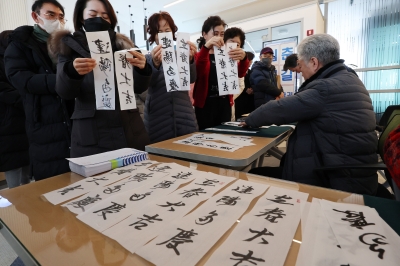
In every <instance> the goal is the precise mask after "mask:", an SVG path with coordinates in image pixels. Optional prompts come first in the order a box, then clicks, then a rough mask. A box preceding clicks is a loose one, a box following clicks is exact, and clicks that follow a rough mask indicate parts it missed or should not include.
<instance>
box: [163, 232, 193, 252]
mask: <svg viewBox="0 0 400 266" xmlns="http://www.w3.org/2000/svg"><path fill="white" fill-rule="evenodd" d="M177 229H178V230H180V231H181V232H179V233H178V234H177V235H176V236H174V237H172V238H171V239H169V240H167V241H165V242H162V243H158V244H157V245H164V244H166V243H168V244H167V245H166V247H167V248H172V249H173V250H174V251H175V254H176V255H178V256H179V255H180V253H179V250H178V249H177V247H178V245H181V244H184V243H193V240H192V239H191V237H192V236H195V235H197V233H195V232H194V231H193V229H192V230H190V231H185V230H183V229H180V228H177Z"/></svg>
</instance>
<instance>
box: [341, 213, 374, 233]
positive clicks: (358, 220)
mask: <svg viewBox="0 0 400 266" xmlns="http://www.w3.org/2000/svg"><path fill="white" fill-rule="evenodd" d="M333 210H334V211H336V212H342V213H345V214H346V218H342V221H347V222H350V226H351V227H355V228H358V229H361V230H363V227H364V226H368V225H375V224H374V223H367V221H366V220H365V216H364V213H363V212H354V211H339V210H336V209H333Z"/></svg>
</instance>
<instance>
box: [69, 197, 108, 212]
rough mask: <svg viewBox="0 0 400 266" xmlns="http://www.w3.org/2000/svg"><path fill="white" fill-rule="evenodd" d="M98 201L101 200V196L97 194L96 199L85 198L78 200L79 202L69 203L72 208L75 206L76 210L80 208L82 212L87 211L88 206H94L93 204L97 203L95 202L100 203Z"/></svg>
mask: <svg viewBox="0 0 400 266" xmlns="http://www.w3.org/2000/svg"><path fill="white" fill-rule="evenodd" d="M98 200H101V198H100V195H99V194H97V195H96V196H94V197H90V196H88V197H86V198H84V199H81V200H78V201H73V202H71V203H68V205H71V206H73V207H74V208H80V209H81V210H82V211H85V207H86V206H87V205H90V204H93V203H95V202H96V201H98Z"/></svg>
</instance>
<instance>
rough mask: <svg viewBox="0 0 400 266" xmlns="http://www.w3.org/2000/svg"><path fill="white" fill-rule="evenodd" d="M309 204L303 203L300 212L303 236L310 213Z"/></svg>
mask: <svg viewBox="0 0 400 266" xmlns="http://www.w3.org/2000/svg"><path fill="white" fill-rule="evenodd" d="M310 207H311V202H304V206H302V211H301V233H302V234H304V231H305V229H306V224H307V218H308V214H309V212H310Z"/></svg>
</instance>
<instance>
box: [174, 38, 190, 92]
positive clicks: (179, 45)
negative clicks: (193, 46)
mask: <svg viewBox="0 0 400 266" xmlns="http://www.w3.org/2000/svg"><path fill="white" fill-rule="evenodd" d="M188 41H190V34H189V33H184V32H177V33H176V51H177V54H176V57H177V58H176V61H177V62H178V71H179V79H180V85H181V87H180V90H182V91H188V90H190V64H189V61H190V59H189V56H190V45H189V44H188Z"/></svg>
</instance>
